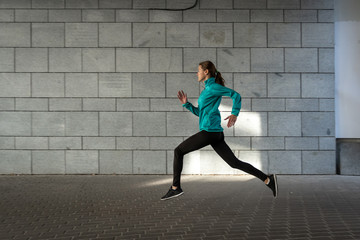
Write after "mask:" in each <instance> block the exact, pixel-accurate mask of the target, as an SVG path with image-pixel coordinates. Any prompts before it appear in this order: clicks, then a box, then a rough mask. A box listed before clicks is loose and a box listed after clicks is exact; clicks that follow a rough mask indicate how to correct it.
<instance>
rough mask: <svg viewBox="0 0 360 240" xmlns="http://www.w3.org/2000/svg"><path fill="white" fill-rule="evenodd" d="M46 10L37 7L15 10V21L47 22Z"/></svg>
mask: <svg viewBox="0 0 360 240" xmlns="http://www.w3.org/2000/svg"><path fill="white" fill-rule="evenodd" d="M47 21H48V11H47V10H38V9H17V10H15V22H47Z"/></svg>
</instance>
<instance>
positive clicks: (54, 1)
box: [31, 0, 65, 8]
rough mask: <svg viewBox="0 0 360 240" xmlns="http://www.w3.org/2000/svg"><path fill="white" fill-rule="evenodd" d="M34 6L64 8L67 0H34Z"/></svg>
mask: <svg viewBox="0 0 360 240" xmlns="http://www.w3.org/2000/svg"><path fill="white" fill-rule="evenodd" d="M31 6H32V7H33V8H64V7H65V0H32V4H31Z"/></svg>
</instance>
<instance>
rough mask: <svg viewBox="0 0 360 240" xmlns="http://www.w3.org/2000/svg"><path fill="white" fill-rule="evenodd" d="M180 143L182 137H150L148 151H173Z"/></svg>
mask: <svg viewBox="0 0 360 240" xmlns="http://www.w3.org/2000/svg"><path fill="white" fill-rule="evenodd" d="M182 141H183V138H182V137H150V149H154V150H173V149H175V148H176V147H177V146H178V145H179V144H180V143H181V142H182Z"/></svg>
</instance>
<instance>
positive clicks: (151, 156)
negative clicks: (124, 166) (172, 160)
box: [133, 151, 166, 174]
mask: <svg viewBox="0 0 360 240" xmlns="http://www.w3.org/2000/svg"><path fill="white" fill-rule="evenodd" d="M133 155H134V158H133V173H134V174H166V151H134V153H133Z"/></svg>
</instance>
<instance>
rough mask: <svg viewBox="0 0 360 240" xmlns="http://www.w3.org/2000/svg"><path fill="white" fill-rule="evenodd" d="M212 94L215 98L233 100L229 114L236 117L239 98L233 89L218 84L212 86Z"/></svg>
mask: <svg viewBox="0 0 360 240" xmlns="http://www.w3.org/2000/svg"><path fill="white" fill-rule="evenodd" d="M212 86H213V88H212V90H213V94H214V95H215V96H217V97H220V96H227V97H230V98H231V99H232V100H233V107H232V110H231V114H233V115H235V116H238V115H239V113H240V109H241V96H240V94H239V93H238V92H236V91H234V90H233V89H230V88H227V87H224V86H222V85H220V84H213V85H212Z"/></svg>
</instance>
